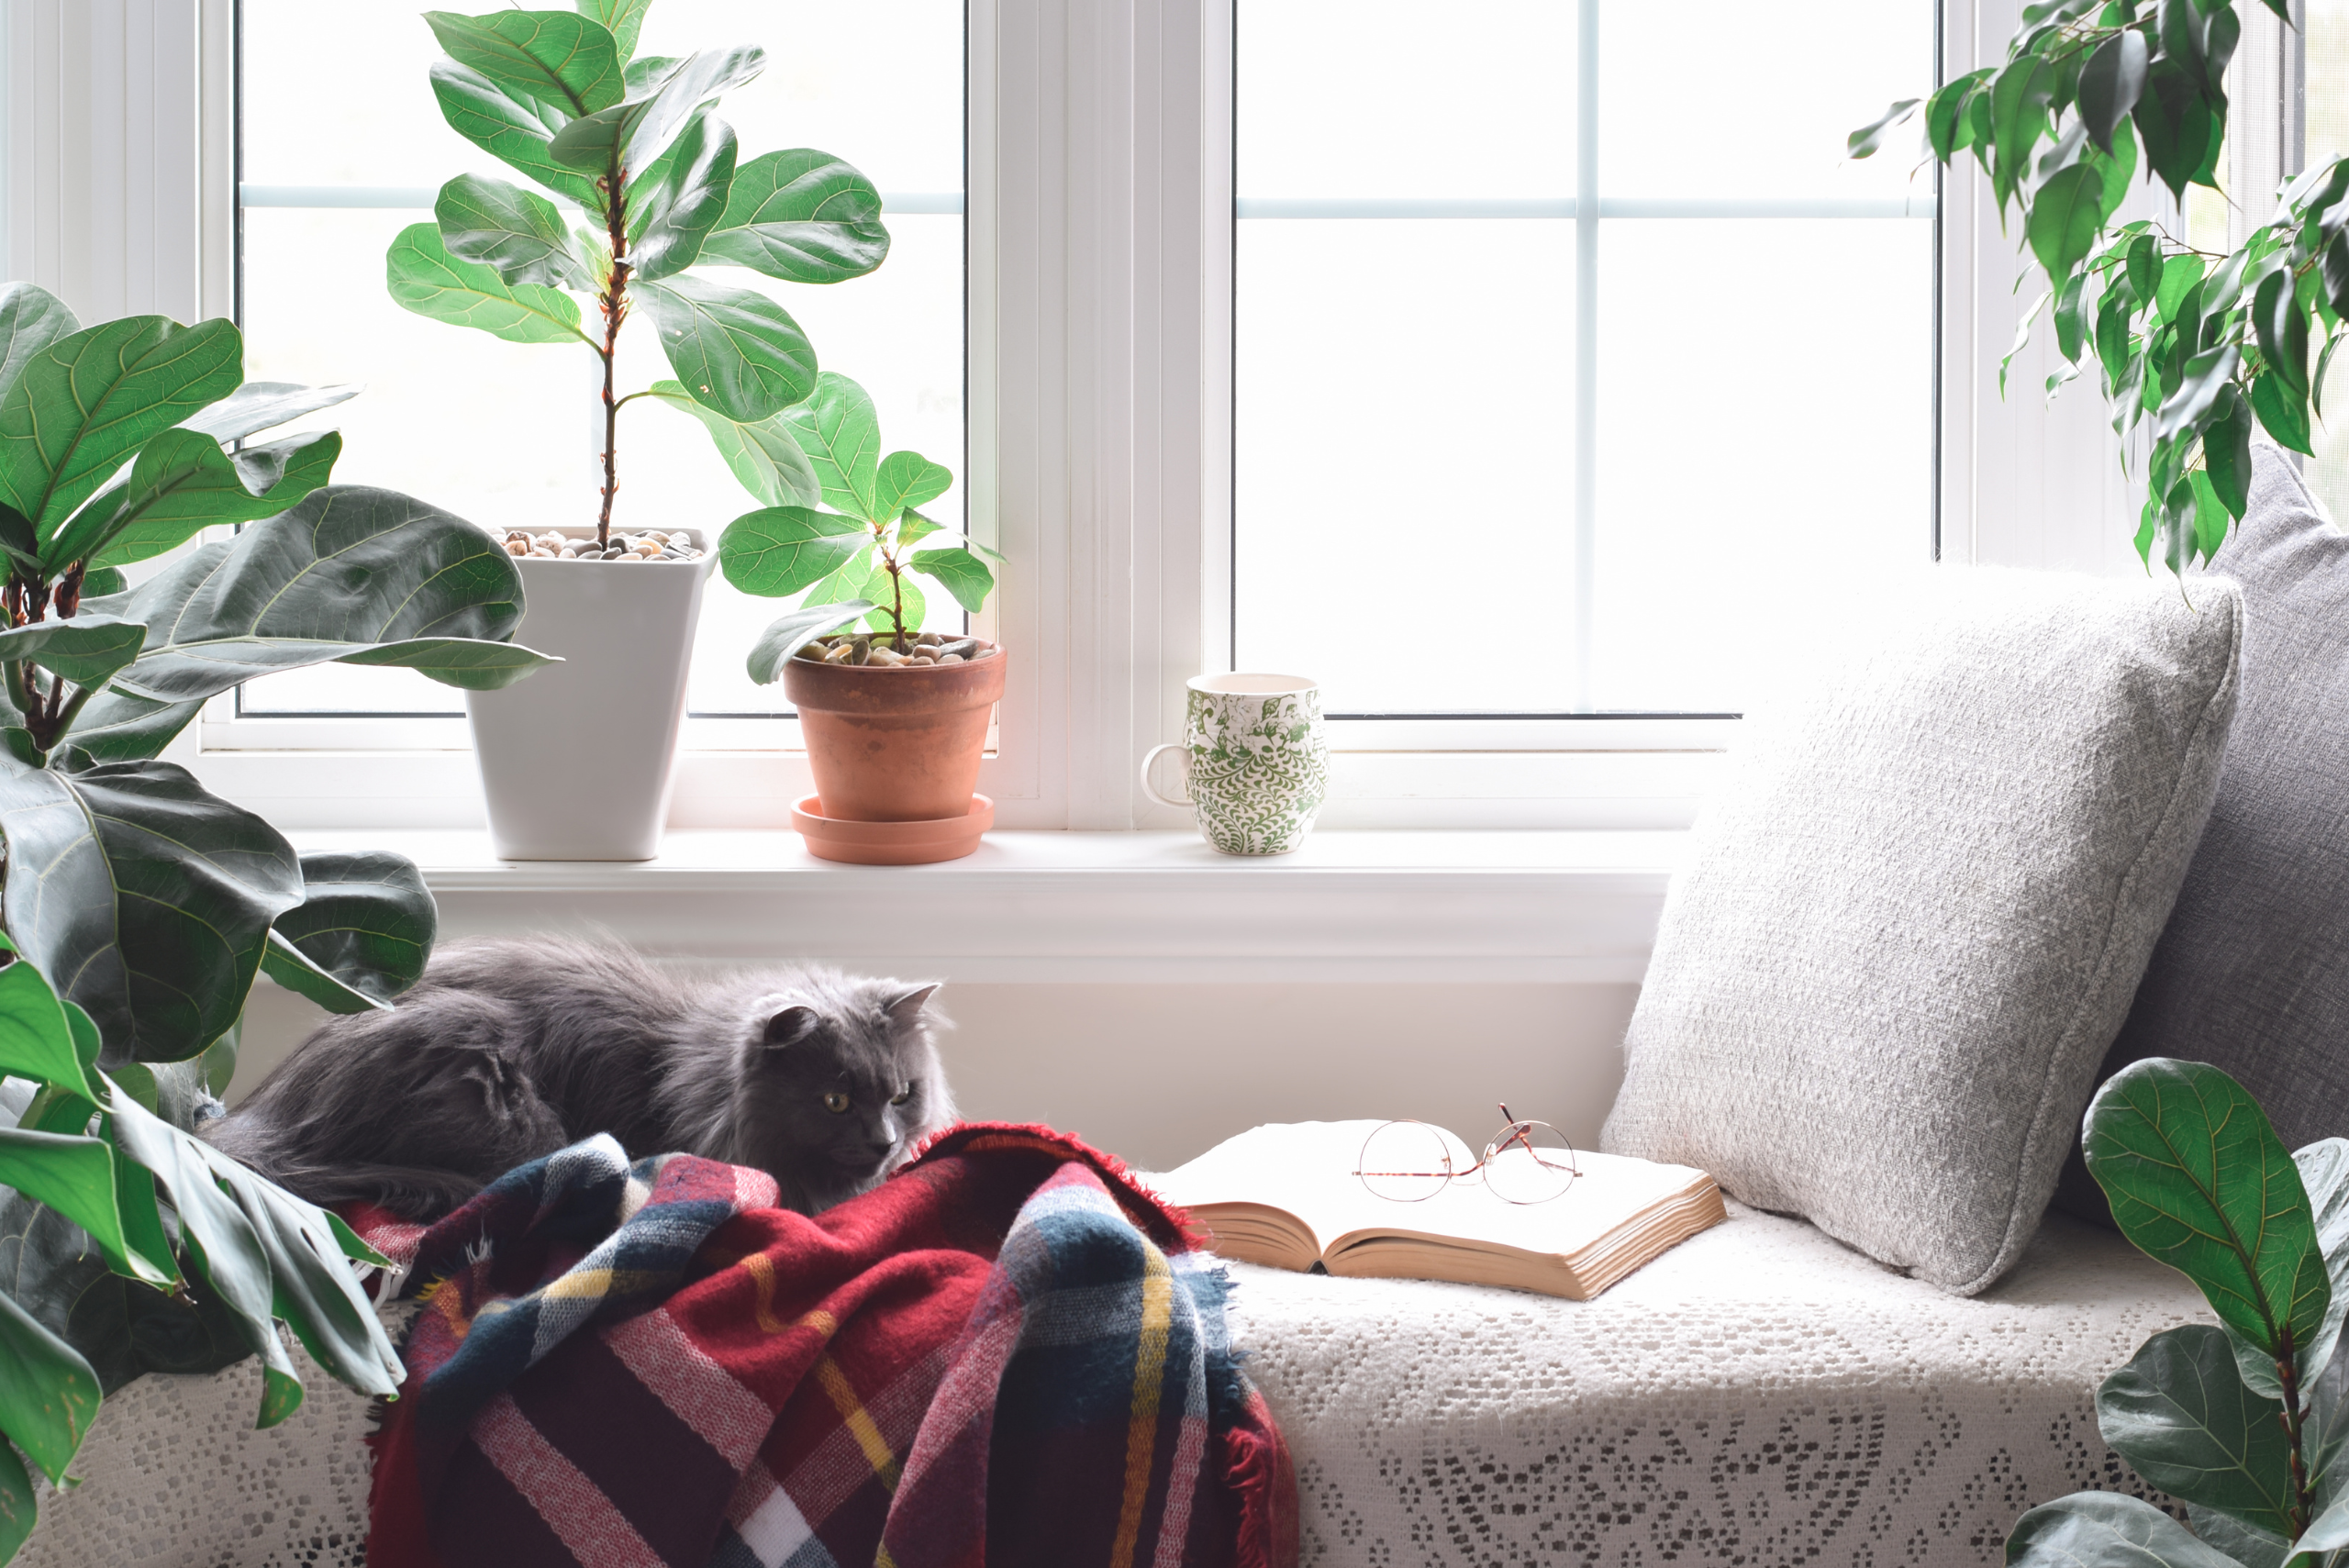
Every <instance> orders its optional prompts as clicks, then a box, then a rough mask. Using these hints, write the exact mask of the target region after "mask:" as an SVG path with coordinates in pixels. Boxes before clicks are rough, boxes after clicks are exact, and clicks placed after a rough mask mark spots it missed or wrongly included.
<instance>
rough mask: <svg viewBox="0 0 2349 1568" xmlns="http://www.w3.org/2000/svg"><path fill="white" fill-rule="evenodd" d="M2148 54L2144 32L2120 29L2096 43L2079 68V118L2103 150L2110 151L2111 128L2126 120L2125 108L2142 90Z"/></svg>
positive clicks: (2133, 104)
mask: <svg viewBox="0 0 2349 1568" xmlns="http://www.w3.org/2000/svg"><path fill="white" fill-rule="evenodd" d="M2148 53H2149V51H2148V50H2147V49H2146V47H2145V35H2144V34H2143V33H2141V32H2139V31H2137V30H2136V29H2135V28H2122V29H2121V31H2120V32H2117V33H2115V34H2113V35H2112V36H2111V37H2110V38H2109V39H2105V40H2104V42H2102V43H2100V44H2099V45H2098V46H2097V48H2096V52H2094V53H2093V54H2091V55H2089V56H2088V59H2087V64H2086V65H2085V66H2083V67H2081V69H2080V85H2079V105H2080V120H2081V123H2082V124H2084V125H2086V126H2087V130H2088V138H2089V139H2090V140H2092V141H2094V142H2095V143H2096V144H2097V145H2098V146H2099V147H2100V148H2102V149H2103V150H2105V151H2106V152H2107V153H2110V152H2111V151H2112V133H2113V131H2114V129H2115V128H2118V127H2120V126H2122V125H2125V124H2126V123H2128V119H2129V111H2130V110H2132V109H2133V108H2135V107H2136V106H2137V99H2138V98H2139V97H2140V96H2141V95H2143V93H2144V91H2145V65H2146V61H2147V59H2148Z"/></svg>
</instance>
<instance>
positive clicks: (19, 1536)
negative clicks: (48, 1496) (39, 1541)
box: [0, 1448, 39, 1563]
mask: <svg viewBox="0 0 2349 1568" xmlns="http://www.w3.org/2000/svg"><path fill="white" fill-rule="evenodd" d="M38 1507H39V1506H38V1505H37V1504H36V1503H35V1502H34V1501H33V1482H32V1477H31V1476H30V1475H28V1474H27V1473H26V1472H25V1462H24V1461H23V1460H21V1459H18V1458H17V1456H16V1455H15V1454H14V1453H13V1452H10V1451H7V1450H6V1449H5V1448H0V1563H5V1562H9V1561H10V1560H12V1559H13V1558H14V1557H15V1556H16V1555H17V1548H19V1547H21V1546H23V1545H24V1544H25V1542H26V1540H28V1539H29V1538H30V1537H31V1535H32V1533H33V1525H34V1522H35V1520H36V1518H37V1517H38Z"/></svg>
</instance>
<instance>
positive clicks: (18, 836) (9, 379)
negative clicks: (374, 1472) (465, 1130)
mask: <svg viewBox="0 0 2349 1568" xmlns="http://www.w3.org/2000/svg"><path fill="white" fill-rule="evenodd" d="M243 361H244V349H243V341H242V339H241V338H240V337H239V334H238V332H237V329H236V328H235V327H234V326H233V325H232V324H231V323H229V322H227V321H206V322H204V323H201V324H199V325H197V326H195V327H184V326H181V325H179V324H178V323H176V322H173V321H169V320H166V319H165V318H163V317H159V316H142V317H128V318H126V319H124V320H119V321H110V322H103V323H100V324H97V325H95V326H92V327H86V328H85V327H83V326H81V325H80V324H79V323H78V322H77V321H76V320H75V319H74V318H73V316H72V313H71V312H70V311H68V310H67V309H66V307H65V306H63V305H62V304H61V303H60V302H59V301H58V300H56V299H55V298H53V297H52V296H50V295H48V294H45V293H43V292H42V291H41V290H39V289H38V288H34V287H32V286H30V285H28V284H9V285H6V286H5V287H0V555H4V556H5V558H6V569H7V574H6V582H5V584H0V677H5V679H4V680H0V849H5V862H0V928H5V932H6V936H5V940H0V957H5V958H6V964H5V967H0V1430H5V1431H6V1433H7V1435H8V1437H9V1438H10V1439H11V1440H13V1441H14V1442H15V1443H16V1445H17V1448H18V1449H20V1450H22V1451H23V1452H24V1453H25V1454H26V1455H28V1457H29V1458H31V1459H32V1460H33V1462H35V1463H36V1464H37V1465H38V1466H39V1468H40V1469H42V1470H43V1471H44V1472H45V1473H47V1474H48V1475H49V1476H50V1478H51V1480H52V1481H55V1480H57V1479H59V1478H60V1477H61V1476H62V1475H63V1474H64V1466H65V1464H66V1463H67V1462H69V1461H70V1459H71V1458H72V1451H73V1449H74V1447H75V1445H76V1444H78V1443H79V1441H80V1440H81V1436H82V1435H83V1433H85V1432H86V1431H87V1429H88V1419H89V1417H90V1415H91V1414H92V1413H93V1412H94V1411H95V1408H96V1405H97V1400H98V1398H99V1396H100V1394H101V1391H102V1390H104V1389H106V1388H111V1387H114V1386H117V1385H119V1384H120V1383H121V1382H123V1381H125V1380H126V1379H128V1377H131V1376H135V1375H137V1374H138V1373H139V1372H141V1371H146V1370H157V1369H167V1370H172V1371H198V1370H208V1369H210V1368H211V1367H214V1366H217V1365H221V1364H225V1363H226V1362H228V1361H232V1360H236V1359H239V1357H241V1356H244V1355H248V1354H253V1353H259V1354H260V1355H261V1356H262V1362H263V1365H264V1371H265V1376H264V1395H263V1403H262V1424H264V1425H266V1424H268V1423H270V1422H272V1421H274V1420H278V1419H282V1418H284V1415H285V1414H287V1413H288V1412H290V1411H291V1410H292V1409H293V1407H294V1406H295V1403H296V1402H298V1401H299V1399H300V1397H301V1390H300V1385H299V1384H298V1382H296V1381H295V1377H294V1368H293V1363H292V1362H291V1361H290V1360H289V1358H288V1356H287V1352H286V1351H285V1350H284V1346H283V1344H282V1343H281V1341H280V1340H279V1339H278V1335H277V1330H276V1329H275V1328H274V1327H273V1324H274V1323H275V1322H277V1321H281V1320H282V1321H284V1323H286V1324H288V1325H290V1326H291V1327H292V1329H294V1331H295V1333H296V1335H297V1336H298V1337H299V1338H300V1339H301V1340H302V1342H303V1343H304V1344H305V1345H306V1347H307V1348H308V1349H309V1351H310V1352H311V1353H312V1355H313V1356H314V1357H316V1358H317V1361H318V1362H319V1364H321V1365H322V1366H324V1367H326V1368H327V1370H328V1372H329V1373H332V1374H333V1375H334V1376H336V1377H338V1378H340V1379H342V1380H343V1381H345V1382H347V1383H350V1384H351V1385H353V1386H354V1387H358V1388H362V1389H364V1390H367V1391H369V1392H373V1393H388V1392H390V1391H391V1390H392V1388H394V1387H395V1385H396V1382H397V1378H398V1372H399V1368H398V1362H397V1360H396V1358H395V1356H394V1355H393V1353H392V1349H391V1346H390V1344H389V1342H388V1341H387V1340H385V1339H384V1335H383V1331H382V1329H380V1328H379V1327H377V1326H376V1323H375V1319H374V1317H373V1313H371V1312H369V1311H367V1310H366V1304H365V1302H364V1300H363V1299H362V1298H361V1297H360V1296H358V1294H357V1291H356V1288H355V1286H353V1285H352V1284H351V1274H350V1271H349V1269H348V1267H347V1265H346V1263H345V1261H344V1260H345V1259H346V1258H347V1257H359V1258H370V1256H371V1255H369V1254H367V1253H366V1252H365V1251H364V1249H363V1248H360V1247H359V1245H358V1243H357V1241H356V1240H355V1239H353V1238H352V1237H351V1236H350V1234H349V1233H348V1232H347V1231H346V1230H344V1229H342V1228H341V1226H340V1222H339V1221H335V1220H333V1219H332V1218H329V1217H328V1216H325V1215H323V1214H321V1213H320V1212H319V1211H318V1210H317V1209H316V1208H314V1207H311V1206H310V1205H308V1204H306V1203H303V1202H301V1201H300V1200H298V1199H296V1198H295V1197H294V1196H292V1195H290V1194H287V1193H284V1192H283V1191H280V1190H279V1189H277V1188H276V1187H273V1186H272V1185H271V1184H268V1183H266V1182H262V1181H261V1180H259V1179H258V1178H256V1177H254V1176H253V1175H252V1174H251V1173H249V1172H246V1171H245V1170H244V1169H243V1168H242V1167H241V1166H239V1165H237V1164H236V1163H235V1162H233V1161H229V1160H227V1159H226V1158H224V1157H223V1156H221V1155H219V1154H217V1152H215V1151H211V1150H210V1149H209V1148H207V1147H206V1146H205V1145H203V1144H201V1143H200V1142H198V1141H196V1140H194V1139H192V1138H190V1137H188V1136H187V1129H188V1127H189V1125H190V1124H191V1122H192V1120H193V1115H194V1109H195V1104H196V1102H197V1100H198V1098H199V1097H200V1094H201V1086H202V1084H205V1083H209V1084H211V1085H212V1086H213V1087H215V1088H217V1087H221V1086H225V1084H226V1082H227V1077H228V1073H230V1072H231V1071H233V1069H234V1065H235V1060H234V1050H235V1042H236V1039H237V1029H238V1025H239V1018H241V1017H242V1015H243V1012H244V1007H245V1000H246V997H247V995H248V994H249V993H250V990H251V988H252V985H253V983H254V980H255V978H256V976H257V975H259V974H261V973H268V974H269V975H270V976H271V977H272V978H273V979H274V980H276V981H278V982H279V983H280V984H284V985H285V986H287V987H289V988H290V989H292V990H294V991H296V992H298V993H300V994H301V995H305V996H307V997H309V998H310V999H311V1000H313V1001H316V1002H317V1003H318V1004H320V1005H321V1006H325V1007H327V1008H328V1009H329V1010H332V1011H336V1012H356V1011H360V1010H362V1009H366V1008H373V1007H381V1006H388V1005H389V1000H390V998H391V997H393V996H395V995H397V994H399V993H400V992H401V991H403V990H405V989H406V987H407V986H409V985H410V984H414V983H415V981H416V980H417V977H418V976H419V975H420V974H421V973H422V972H423V969H424V964H425V961H426V959H427V957H428V956H429V953H430V951H431V946H432V940H433V933H434V929H435V923H436V915H435V910H434V906H433V901H432V895H431V894H430V892H429V890H428V889H427V888H426V887H425V884H424V882H423V879H422V878H421V877H420V876H419V875H418V874H417V870H416V868H415V866H413V865H411V864H410V863H408V862H406V861H405V860H403V859H401V858H400V857H398V856H396V855H390V854H381V853H351V854H344V853H338V854H310V855H304V854H298V853H296V852H295V849H294V847H293V845H291V844H290V843H288V842H287V841H286V840H285V839H284V836H283V835H282V834H280V833H279V832H278V831H277V830H276V829H275V828H272V827H271V826H270V825H269V823H268V822H267V821H265V820H263V819H262V817H259V816H257V815H255V814H254V813H252V812H250V811H248V810H246V809H244V808H243V807H241V806H236V805H234V804H232V803H230V802H228V801H226V800H223V799H221V798H219V797H218V796H217V795H212V794H210V793H209V792H207V791H206V789H205V788H204V787H203V785H202V784H200V783H199V782H198V781H197V780H196V778H195V775H194V774H192V773H189V772H188V771H187V770H186V769H184V768H182V767H180V766H178V765H177V764H175V763H172V762H163V761H161V754H162V752H163V751H164V749H165V748H166V747H168V746H169V745H170V744H171V743H172V741H173V739H174V738H175V737H176V736H178V735H179V733H180V732H181V731H182V730H183V729H184V728H186V726H187V725H188V724H189V722H190V721H192V720H193V719H194V718H195V717H196V714H197V712H198V711H199V710H200V709H201V707H202V706H203V705H204V702H205V701H206V699H207V698H209V697H212V696H215V695H218V694H220V693H223V692H226V691H228V689H230V688H231V687H233V686H235V685H237V684H239V683H241V682H244V681H248V680H251V679H255V678H258V677H262V676H266V675H268V674H271V673H274V672H278V671H284V670H294V669H300V668H304V667H306V666H309V665H315V664H319V663H323V662H328V661H334V662H342V663H348V664H361V665H379V666H395V667H400V668H406V669H412V670H416V671H417V672H419V673H422V674H425V675H427V676H429V677H430V678H431V679H433V680H436V681H440V682H442V683H443V684H449V685H454V686H460V687H467V688H474V689H494V688H496V687H500V686H504V685H507V684H511V683H512V682H514V681H516V680H518V679H520V678H521V677H523V676H525V675H527V674H529V673H530V672H531V671H533V670H535V669H537V668H539V667H540V666H541V665H544V664H545V663H547V662H549V661H548V660H546V659H545V658H544V657H542V656H541V655H540V654H537V653H533V652H531V651H529V649H526V648H519V647H516V646H515V645H514V644H513V643H512V642H511V641H510V639H511V638H512V636H513V633H514V629H515V628H516V627H517V626H518V624H519V623H520V620H521V617H522V604H521V584H520V576H519V573H518V571H517V569H516V567H515V564H514V562H513V559H512V558H511V557H510V556H508V555H507V553H506V552H505V551H504V550H503V549H501V548H500V547H499V545H498V544H497V542H496V541H495V540H494V539H492V538H491V537H490V536H489V535H488V534H487V533H485V532H484V531H483V530H481V529H479V528H474V527H473V525H471V524H470V523H467V522H465V521H464V520H463V519H462V518H459V517H453V516H451V515H450V514H449V513H446V512H443V511H440V510H439V509H437V508H435V507H433V506H428V505H427V504H425V503H423V502H421V501H417V500H416V499H414V498H412V497H409V496H406V495H397V494H395V493H393V492H391V491H386V490H373V489H366V488H361V487H348V486H337V485H330V484H328V483H327V481H328V477H329V474H330V472H331V470H332V467H333V463H334V461H335V458H336V456H337V454H338V453H339V452H340V445H341V442H340V437H339V436H337V435H335V434H334V433H333V432H331V431H328V432H324V433H319V434H312V435H302V436H295V437H291V438H288V439H282V440H277V441H271V442H266V443H263V444H259V445H256V444H253V443H251V442H250V440H248V438H250V437H252V436H254V435H256V434H258V433H259V432H261V431H263V430H265V429H268V428H271V427H273V426H276V425H279V424H282V423H284V422H285V421H286V420H289V419H291V418H294V417H296V416H299V415H302V414H306V413H310V412H314V411H316V410H317V409H319V408H322V407H326V406H331V405H333V404H335V403H337V402H340V400H341V399H342V398H344V397H347V396H349V395H351V392H352V391H354V390H355V389H353V388H347V387H344V388H325V389H316V390H314V389H309V388H304V387H296V386H285V385H276V384H246V383H245V381H244V373H243ZM217 525H239V529H238V531H237V532H236V534H235V535H234V536H233V537H231V538H226V539H215V540H213V541H211V542H207V543H195V542H194V541H195V536H196V534H197V533H198V532H199V531H200V530H202V529H205V528H209V527H215V526H217ZM191 545H192V546H193V548H182V547H186V546H191ZM173 550H177V551H178V553H177V554H176V555H175V556H174V557H173V559H171V560H168V561H164V562H157V563H155V564H154V565H152V566H150V567H149V568H147V572H146V580H145V581H143V582H142V583H140V584H139V585H138V586H136V587H135V588H126V587H125V586H124V584H123V582H122V580H121V576H120V572H119V569H120V568H121V567H123V566H127V565H135V564H137V563H139V562H147V561H150V559H151V558H154V557H157V556H161V555H163V554H164V553H166V552H168V551H173ZM32 1496H33V1494H32V1492H31V1490H30V1487H29V1484H28V1481H27V1478H26V1473H25V1472H24V1470H23V1469H22V1467H21V1466H19V1465H18V1464H17V1462H16V1459H15V1456H14V1455H13V1454H11V1453H9V1452H8V1451H6V1449H5V1448H0V1560H5V1558H6V1556H7V1555H9V1554H10V1553H12V1552H13V1551H14V1550H15V1546H16V1544H17V1542H19V1541H21V1540H22V1539H23V1537H24V1534H25V1532H26V1531H28V1529H30V1527H31V1507H32Z"/></svg>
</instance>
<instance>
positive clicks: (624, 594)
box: [465, 552, 717, 861]
mask: <svg viewBox="0 0 2349 1568" xmlns="http://www.w3.org/2000/svg"><path fill="white" fill-rule="evenodd" d="M716 561H717V556H716V554H715V552H713V553H711V554H709V555H705V556H704V557H702V558H701V559H700V560H699V561H689V562H686V561H680V562H651V561H648V562H643V563H642V564H640V565H635V566H623V565H621V564H619V563H618V562H609V561H605V562H593V561H545V560H531V559H527V558H526V559H524V560H521V561H518V562H515V564H516V565H517V566H518V567H520V568H521V571H522V595H523V616H522V626H521V629H520V630H518V631H517V632H516V633H515V634H514V640H516V641H517V642H519V643H522V644H523V645H525V646H526V647H529V648H535V649H537V650H538V651H540V652H541V653H552V654H556V655H559V656H560V657H561V658H562V660H563V661H564V662H562V663H561V664H555V665H551V666H549V667H548V668H546V669H543V670H540V672H539V673H537V674H535V675H532V676H530V677H529V679H528V680H524V681H518V682H516V683H515V684H513V685H511V686H508V687H507V689H506V690H504V691H502V692H469V693H467V694H466V695H465V709H466V712H467V713H468V714H470V715H471V716H472V718H473V756H474V757H475V758H476V759H477V760H478V762H480V764H481V788H482V795H483V796H484V800H485V801H486V803H487V805H488V807H489V840H490V846H491V848H492V849H493V850H494V851H495V852H496V853H497V855H498V856H499V857H500V858H501V859H504V860H509V861H649V860H651V858H652V857H653V856H654V855H655V854H658V853H659V852H660V850H661V828H662V823H663V822H664V821H665V820H666V818H667V817H668V815H669V785H670V780H671V774H672V767H673V764H674V762H675V760H676V753H677V727H678V725H679V724H680V723H682V722H683V720H684V717H685V675H686V673H687V672H688V671H689V670H690V669H691V667H692V664H693V651H694V628H695V627H696V625H697V624H698V623H699V621H700V619H701V593H702V586H703V584H705V583H707V581H708V579H709V573H710V569H711V567H712V566H713V565H714V564H715V563H716Z"/></svg>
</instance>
